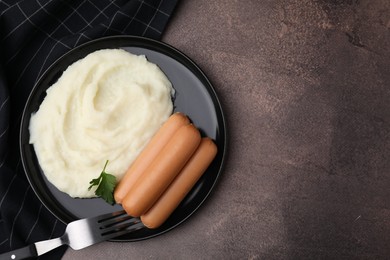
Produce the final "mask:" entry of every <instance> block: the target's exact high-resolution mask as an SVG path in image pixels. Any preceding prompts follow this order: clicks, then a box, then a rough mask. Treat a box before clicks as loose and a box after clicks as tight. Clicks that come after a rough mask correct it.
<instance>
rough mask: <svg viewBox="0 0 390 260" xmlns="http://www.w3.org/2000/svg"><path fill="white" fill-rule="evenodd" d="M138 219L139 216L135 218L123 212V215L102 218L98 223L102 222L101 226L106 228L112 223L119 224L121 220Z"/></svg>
mask: <svg viewBox="0 0 390 260" xmlns="http://www.w3.org/2000/svg"><path fill="white" fill-rule="evenodd" d="M137 220H139V218H133V217H132V216H129V215H127V214H123V215H119V216H116V217H113V218H109V219H104V220H100V221H98V223H99V224H100V227H101V228H105V227H110V226H111V225H115V224H118V223H121V222H125V221H133V222H134V221H137Z"/></svg>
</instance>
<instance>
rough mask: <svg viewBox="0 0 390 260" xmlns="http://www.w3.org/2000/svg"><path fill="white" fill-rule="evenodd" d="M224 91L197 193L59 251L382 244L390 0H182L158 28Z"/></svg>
mask: <svg viewBox="0 0 390 260" xmlns="http://www.w3.org/2000/svg"><path fill="white" fill-rule="evenodd" d="M162 40H163V41H164V42H167V43H169V44H171V45H173V46H174V47H176V48H178V49H179V50H181V51H183V52H184V53H186V54H187V55H188V56H189V57H191V58H192V59H193V60H194V61H195V62H196V63H197V64H198V65H199V66H200V67H201V68H202V69H203V70H204V72H205V73H206V74H207V75H208V77H209V78H210V80H211V81H212V83H213V84H214V86H215V89H216V91H217V93H218V95H219V97H220V99H221V102H222V105H223V108H224V111H225V114H226V118H227V124H228V130H229V139H230V141H229V157H228V160H227V164H226V167H225V170H224V172H223V175H222V177H221V179H220V181H219V183H218V185H217V187H216V189H215V191H214V192H213V193H212V194H211V196H210V197H209V199H208V200H207V201H206V203H205V204H204V205H203V206H202V207H201V208H200V210H199V211H197V213H196V214H195V215H194V216H192V217H191V218H190V219H189V220H188V221H186V222H185V223H184V224H182V225H180V226H179V227H177V228H175V229H174V230H172V231H170V232H168V233H166V234H164V235H162V236H158V237H155V238H153V239H149V240H146V241H140V242H133V243H112V242H105V243H102V244H98V245H95V246H92V247H89V248H87V249H84V250H81V251H73V250H72V249H69V250H68V251H67V252H66V254H65V256H64V259H317V258H325V259H328V258H337V259H342V258H347V259H356V258H383V259H385V258H389V257H390V1H388V0H373V1H372V0H344V1H341V0H340V1H339V0H288V1H279V0H264V1H222V0H218V1H209V0H197V1H196V0H187V1H182V2H181V4H180V5H179V6H178V8H177V9H176V12H175V13H174V16H173V18H172V20H171V23H170V25H169V27H168V29H167V31H166V32H165V34H164V38H163V39H162Z"/></svg>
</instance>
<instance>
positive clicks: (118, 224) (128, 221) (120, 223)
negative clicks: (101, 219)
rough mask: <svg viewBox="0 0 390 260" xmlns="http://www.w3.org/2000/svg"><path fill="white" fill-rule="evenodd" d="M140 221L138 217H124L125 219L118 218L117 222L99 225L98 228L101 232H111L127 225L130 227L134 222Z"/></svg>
mask: <svg viewBox="0 0 390 260" xmlns="http://www.w3.org/2000/svg"><path fill="white" fill-rule="evenodd" d="M139 222H141V220H140V219H139V218H129V219H126V220H119V221H118V222H116V223H112V224H110V225H102V226H100V227H99V228H100V230H101V232H102V233H103V232H104V233H108V232H112V231H114V232H115V231H119V230H122V229H125V228H127V227H130V226H132V225H134V224H137V223H139Z"/></svg>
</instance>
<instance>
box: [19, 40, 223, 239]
mask: <svg viewBox="0 0 390 260" xmlns="http://www.w3.org/2000/svg"><path fill="white" fill-rule="evenodd" d="M107 41H123V42H124V43H126V42H127V44H122V45H121V47H118V48H126V47H140V48H144V49H148V50H152V51H156V52H158V53H160V54H163V55H165V56H169V57H171V58H173V59H175V60H176V61H178V62H179V63H180V64H182V65H184V66H185V67H186V68H187V69H189V70H191V72H192V73H194V72H193V71H192V68H191V69H190V68H188V66H187V65H185V64H183V60H184V62H185V63H189V64H190V65H191V66H192V67H193V68H194V69H195V70H196V72H197V73H199V74H200V75H201V76H202V79H201V81H202V82H203V81H205V82H206V83H207V84H203V85H204V86H203V87H204V88H206V90H207V92H208V93H209V92H210V91H211V94H212V96H211V97H210V98H211V99H212V100H213V103H214V107H217V108H218V109H216V113H217V120H218V126H219V131H220V130H222V132H223V135H222V138H221V141H222V143H223V149H222V151H221V154H222V156H221V162H220V165H219V166H218V167H217V171H218V172H217V173H216V176H215V179H214V181H213V182H212V185H211V186H210V188H209V189H208V190H207V192H205V195H204V197H203V199H202V200H200V202H199V203H197V205H196V206H195V207H194V208H193V209H191V212H190V213H189V214H187V215H186V216H185V217H183V218H182V219H181V220H180V221H178V222H177V223H175V224H173V225H171V226H170V227H168V228H166V229H164V230H161V231H160V232H156V233H154V234H151V235H148V236H146V237H141V238H132V239H120V238H115V239H111V240H110V241H114V242H132V241H139V240H145V239H149V238H152V237H155V236H159V235H161V234H164V233H166V232H168V231H170V230H172V229H174V228H176V227H177V226H179V225H180V224H182V223H183V222H185V221H186V220H187V219H188V218H190V217H191V216H192V215H193V214H195V212H197V211H198V209H199V208H200V207H201V206H202V205H203V204H204V202H205V201H206V199H207V198H208V197H209V196H210V194H211V192H212V191H213V190H214V188H215V186H216V184H217V183H218V181H219V179H220V176H221V174H222V172H223V170H224V167H225V164H226V156H227V146H228V138H227V136H228V135H227V127H226V118H225V114H224V110H223V108H222V104H221V102H220V99H219V97H218V94H217V92H216V90H215V88H214V86H213V84H212V83H211V82H210V80H209V78H208V77H207V76H206V74H205V73H204V72H203V70H202V69H201V68H200V67H199V66H198V65H197V64H196V63H195V62H194V61H193V60H192V59H191V58H189V57H188V56H187V55H186V54H184V53H183V52H181V51H180V50H178V49H177V48H175V47H173V46H172V45H170V44H167V43H164V42H162V41H158V40H154V39H150V38H146V37H142V36H132V35H114V36H106V37H100V38H96V39H93V40H90V41H87V42H85V43H83V44H80V45H79V46H77V47H75V48H73V49H71V50H69V51H67V52H65V53H64V54H62V55H60V56H59V57H58V58H57V59H56V60H55V61H54V62H53V63H52V64H51V65H50V66H48V68H47V69H46V70H45V71H44V72H43V73H42V74H41V75H40V76H39V78H38V80H37V81H36V82H35V84H34V86H33V87H32V89H31V91H30V93H29V95H28V98H27V100H26V103H25V106H24V108H23V113H22V117H21V124H20V129H19V149H20V156H21V162H22V166H23V169H24V172H25V175H26V178H27V180H28V182H29V184H30V186H31V187H32V189H33V191H34V193H35V195H36V196H37V197H38V199H39V200H40V202H41V203H42V204H43V205H44V206H45V208H46V209H47V210H48V211H49V212H51V214H53V216H54V217H56V218H57V219H58V220H60V221H61V222H62V223H64V224H67V223H69V222H67V221H64V220H63V219H62V218H61V217H59V216H58V214H57V212H56V210H57V211H58V209H57V208H56V209H53V208H51V207H49V206H50V205H47V201H46V200H45V199H44V198H42V192H41V191H40V190H39V188H38V187H36V185H35V182H34V181H33V180H32V176H30V174H28V172H29V171H30V170H29V169H28V166H27V162H26V160H27V158H26V156H27V155H25V151H24V148H23V145H24V142H23V141H22V140H23V139H24V137H23V134H24V133H25V131H26V130H25V128H26V126H25V124H24V121H25V118H26V116H28V115H27V113H28V111H27V109H28V108H29V105H30V103H31V98H32V96H34V94H35V92H36V91H37V89H38V88H39V85H40V84H41V81H42V80H43V79H44V78H45V77H46V75H47V73H48V72H50V71H51V70H53V69H54V68H55V67H56V66H57V65H58V64H59V63H61V61H63V60H64V59H65V58H66V57H69V56H73V53H77V52H83V49H84V48H87V47H88V46H91V45H96V44H104V43H105V42H107ZM132 41H135V42H138V44H140V45H138V44H137V45H130V46H129V42H132ZM144 43H146V44H145V45H147V46H146V47H143V46H142V44H144ZM150 46H152V48H150ZM105 48H108V47H105ZM154 48H157V49H160V48H165V49H166V51H169V52H173V53H174V55H172V56H171V55H167V54H166V53H162V52H161V51H160V50H156V49H154ZM178 58H180V59H179V60H178ZM68 66H69V65H68ZM197 78H198V76H197ZM209 94H210V93H209ZM27 128H28V127H27ZM27 131H28V130H27ZM49 193H50V192H49Z"/></svg>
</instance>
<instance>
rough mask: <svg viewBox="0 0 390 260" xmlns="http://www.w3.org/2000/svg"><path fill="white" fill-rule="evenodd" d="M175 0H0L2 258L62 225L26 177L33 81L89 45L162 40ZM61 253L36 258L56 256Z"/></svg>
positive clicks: (49, 235)
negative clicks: (26, 119)
mask: <svg viewBox="0 0 390 260" xmlns="http://www.w3.org/2000/svg"><path fill="white" fill-rule="evenodd" d="M176 2H177V0H144V1H142V0H99V1H92V0H24V1H20V0H19V1H15V0H3V1H1V0H0V252H5V251H9V250H11V249H16V248H19V247H22V246H24V245H26V244H30V243H33V242H36V241H39V240H43V239H49V238H52V237H56V236H60V235H61V234H62V232H63V231H64V225H63V224H62V223H60V222H59V221H58V220H57V219H56V218H55V217H54V216H52V215H51V213H50V212H49V211H48V210H47V209H46V208H45V207H44V206H43V205H42V204H41V203H40V202H39V200H38V199H37V197H36V196H35V194H34V192H33V190H32V189H31V187H30V186H29V184H28V182H27V180H26V177H25V175H24V171H23V167H22V165H21V159H20V155H19V148H18V146H19V144H18V133H19V127H20V119H21V114H22V110H23V107H24V105H25V102H26V100H27V97H28V95H29V92H30V91H31V89H32V87H33V86H34V84H35V82H36V81H37V79H38V78H39V77H40V76H41V75H42V73H43V72H44V71H45V70H46V69H47V68H48V66H49V65H50V64H51V63H53V62H54V61H55V60H56V59H57V58H59V57H60V56H61V55H63V54H64V53H65V52H67V51H69V50H71V49H72V48H74V47H76V46H78V45H80V44H82V43H84V42H86V41H89V40H92V39H96V38H99V37H103V36H110V35H139V36H145V37H149V38H153V39H159V38H160V37H161V34H162V32H163V30H164V28H165V26H166V24H167V22H168V20H169V17H170V15H171V13H172V12H173V10H174V7H175V5H176ZM63 252H64V248H63V249H59V250H55V251H54V252H53V253H49V254H47V255H45V256H43V257H41V259H56V258H60V257H61V256H62V254H63Z"/></svg>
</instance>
